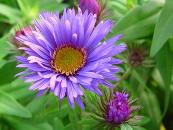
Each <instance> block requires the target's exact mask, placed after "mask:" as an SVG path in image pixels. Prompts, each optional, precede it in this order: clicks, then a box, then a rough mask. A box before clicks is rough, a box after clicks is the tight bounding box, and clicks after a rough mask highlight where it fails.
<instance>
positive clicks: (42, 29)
mask: <svg viewBox="0 0 173 130" xmlns="http://www.w3.org/2000/svg"><path fill="white" fill-rule="evenodd" d="M95 23H96V17H95V15H94V14H89V13H88V12H87V11H86V12H85V13H82V12H81V11H80V9H79V11H78V13H77V14H76V13H75V10H73V9H72V10H71V9H68V10H64V12H63V15H62V16H61V17H60V16H59V13H49V12H45V13H42V14H41V15H40V16H39V19H38V20H36V21H35V23H34V28H35V29H34V30H32V35H27V34H26V35H22V36H20V37H17V39H18V40H19V41H20V42H21V43H23V44H24V45H26V47H21V48H19V49H22V50H24V51H25V53H27V54H28V55H27V56H26V57H24V56H18V57H17V60H18V61H19V62H21V64H19V65H18V66H17V67H21V68H26V70H25V71H24V72H21V73H19V74H18V75H21V77H22V78H24V79H25V80H26V82H33V85H32V86H31V87H30V90H38V91H39V93H38V94H39V95H40V94H42V93H44V92H46V91H50V92H52V93H54V94H55V95H56V96H57V97H58V98H59V99H60V100H62V99H63V98H64V97H67V98H68V102H69V104H70V106H71V107H74V103H75V102H76V103H77V104H78V105H79V106H80V107H81V108H84V105H83V103H82V100H81V97H82V95H83V94H84V89H87V90H89V91H92V92H94V93H96V94H98V95H101V91H100V90H99V84H104V85H105V86H107V87H113V85H112V84H111V83H110V81H111V80H117V78H116V77H115V75H114V74H115V73H117V72H118V71H119V68H118V67H117V66H115V64H120V63H121V61H120V60H119V59H115V58H114V57H113V56H115V55H116V54H119V53H120V52H122V51H124V50H125V48H126V46H125V45H124V44H120V45H115V44H114V43H115V42H116V41H117V40H118V39H119V38H121V35H117V36H115V37H113V38H111V39H109V40H106V41H102V40H103V39H104V38H105V36H106V35H107V34H108V33H109V32H110V31H111V28H112V26H113V23H112V22H111V21H110V20H106V21H102V22H100V23H99V24H98V25H97V26H95Z"/></svg>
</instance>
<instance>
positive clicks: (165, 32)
mask: <svg viewBox="0 0 173 130" xmlns="http://www.w3.org/2000/svg"><path fill="white" fill-rule="evenodd" d="M172 10H173V0H167V1H166V4H165V6H164V8H163V10H162V12H161V14H160V17H159V20H158V22H157V24H156V28H155V31H154V36H153V41H152V46H151V50H150V55H151V56H155V55H156V54H157V53H158V51H159V50H160V49H161V48H162V47H163V45H164V44H165V43H166V41H167V40H168V39H169V38H170V36H171V35H172V34H173V29H172V28H173V24H172V23H173V13H172Z"/></svg>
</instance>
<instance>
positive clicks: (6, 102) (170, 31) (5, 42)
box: [0, 0, 173, 130]
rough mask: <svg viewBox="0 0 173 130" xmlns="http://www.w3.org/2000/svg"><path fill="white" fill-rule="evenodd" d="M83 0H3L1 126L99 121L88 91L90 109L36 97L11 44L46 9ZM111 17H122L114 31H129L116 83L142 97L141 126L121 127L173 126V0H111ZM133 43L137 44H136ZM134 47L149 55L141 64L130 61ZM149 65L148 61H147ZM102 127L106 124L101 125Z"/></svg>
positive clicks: (6, 129)
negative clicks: (93, 114) (92, 116)
mask: <svg viewBox="0 0 173 130" xmlns="http://www.w3.org/2000/svg"><path fill="white" fill-rule="evenodd" d="M76 3H77V1H74V2H71V1H69V2H66V3H64V2H63V1H62V0H0V130H24V129H25V130H82V129H84V130H89V129H90V127H88V124H89V125H90V126H92V125H94V123H95V122H94V121H93V120H92V119H90V118H89V117H88V115H87V113H89V112H93V111H92V110H93V109H92V108H91V107H90V105H89V103H88V101H90V100H91V101H92V102H97V100H96V98H93V96H95V95H93V94H91V93H86V99H85V102H86V103H85V106H86V108H85V110H84V111H82V110H80V109H79V108H78V107H77V106H76V107H75V109H74V110H72V109H71V108H70V107H69V106H68V104H67V101H62V102H60V101H58V99H57V98H56V97H55V96H53V95H51V94H46V95H44V96H42V97H35V92H31V91H29V90H28V86H29V84H27V83H24V82H23V81H22V80H20V79H19V78H18V77H15V74H17V73H18V72H19V71H20V70H19V69H17V68H16V67H15V66H16V64H17V63H16V61H15V56H16V55H17V53H18V52H17V51H16V50H15V49H14V48H15V47H14V46H13V45H12V44H11V43H10V40H11V39H10V37H12V35H14V33H15V30H17V29H19V28H20V27H23V26H26V25H27V24H29V23H32V20H33V19H34V18H36V17H37V16H38V13H39V12H41V11H47V10H49V11H55V10H58V11H60V12H61V11H62V10H63V9H64V8H65V7H72V6H75V4H76ZM107 8H108V15H107V17H108V18H110V19H112V20H115V21H116V27H114V28H113V31H112V33H111V34H110V36H111V35H114V34H120V33H121V34H123V35H124V36H123V39H122V41H123V42H125V43H127V45H128V48H127V51H126V52H125V53H124V54H123V55H120V56H119V57H120V58H121V59H123V60H124V64H123V65H122V66H121V68H122V71H121V74H120V75H119V78H120V81H119V82H118V83H115V86H116V87H119V88H121V89H126V90H127V91H128V92H130V94H131V96H132V97H134V98H136V97H139V98H140V99H139V101H140V103H141V104H142V109H141V111H140V115H143V116H144V118H142V120H141V121H140V122H139V126H133V125H132V126H130V125H128V124H124V125H122V126H121V128H120V129H121V130H159V129H160V128H161V126H162V128H163V125H165V127H167V129H168V130H170V129H173V125H172V124H171V122H173V119H172V118H170V117H171V116H173V110H172V108H171V106H172V105H173V82H172V70H173V24H172V23H173V13H172V10H173V1H172V0H166V1H164V0H163V1H162V0H110V1H108V2H107ZM130 48H132V49H130ZM134 48H143V49H144V51H145V55H143V56H144V60H143V62H142V63H141V65H139V66H132V65H130V64H129V54H130V53H133V49H134ZM144 64H145V65H144ZM100 130H101V129H100Z"/></svg>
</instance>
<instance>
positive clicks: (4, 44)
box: [0, 37, 10, 60]
mask: <svg viewBox="0 0 173 130" xmlns="http://www.w3.org/2000/svg"><path fill="white" fill-rule="evenodd" d="M9 47H10V44H9V42H8V39H7V37H3V38H1V39H0V60H1V59H2V58H4V56H6V55H7V54H8V53H9V52H10V51H9Z"/></svg>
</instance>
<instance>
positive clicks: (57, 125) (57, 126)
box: [53, 118, 64, 130]
mask: <svg viewBox="0 0 173 130" xmlns="http://www.w3.org/2000/svg"><path fill="white" fill-rule="evenodd" d="M53 124H54V130H63V129H64V125H63V122H62V121H61V120H60V119H59V118H55V119H54V120H53Z"/></svg>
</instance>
